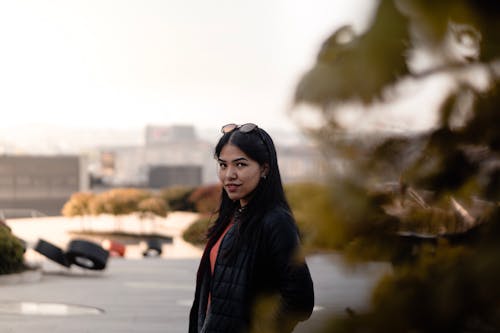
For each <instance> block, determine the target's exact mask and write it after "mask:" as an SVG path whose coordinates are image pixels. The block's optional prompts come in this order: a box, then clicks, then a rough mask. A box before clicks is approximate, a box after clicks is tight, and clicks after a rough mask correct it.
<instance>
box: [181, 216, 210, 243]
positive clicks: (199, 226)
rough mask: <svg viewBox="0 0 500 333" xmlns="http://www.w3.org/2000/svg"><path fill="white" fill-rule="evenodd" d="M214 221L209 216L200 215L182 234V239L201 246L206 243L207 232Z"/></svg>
mask: <svg viewBox="0 0 500 333" xmlns="http://www.w3.org/2000/svg"><path fill="white" fill-rule="evenodd" d="M213 221H215V218H213V217H212V216H210V215H202V216H201V217H200V218H199V219H197V220H196V221H194V222H193V223H192V224H191V225H190V226H189V227H188V228H187V229H186V230H184V232H183V233H182V238H183V239H184V240H185V241H186V242H189V243H191V244H194V245H199V246H203V245H205V243H206V242H207V239H206V236H207V230H208V228H209V226H210V224H211V223H212V222H213Z"/></svg>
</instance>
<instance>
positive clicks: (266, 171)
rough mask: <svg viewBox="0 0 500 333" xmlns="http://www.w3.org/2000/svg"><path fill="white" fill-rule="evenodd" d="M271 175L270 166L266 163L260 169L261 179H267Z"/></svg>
mask: <svg viewBox="0 0 500 333" xmlns="http://www.w3.org/2000/svg"><path fill="white" fill-rule="evenodd" d="M268 174H269V164H268V163H264V164H263V165H261V167H260V178H264V179H265V178H267V175H268Z"/></svg>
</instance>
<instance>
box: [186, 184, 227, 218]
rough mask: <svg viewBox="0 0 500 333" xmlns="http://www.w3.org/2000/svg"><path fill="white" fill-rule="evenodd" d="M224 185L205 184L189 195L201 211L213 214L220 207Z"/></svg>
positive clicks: (198, 210) (197, 209) (190, 199)
mask: <svg viewBox="0 0 500 333" xmlns="http://www.w3.org/2000/svg"><path fill="white" fill-rule="evenodd" d="M221 191H222V185H221V184H213V185H204V186H200V187H198V188H196V189H195V190H194V191H193V192H192V193H191V195H190V196H189V199H188V200H189V201H190V202H192V203H193V204H194V206H195V208H196V211H197V212H199V213H206V214H211V213H215V212H216V211H217V210H218V209H219V205H220V198H221Z"/></svg>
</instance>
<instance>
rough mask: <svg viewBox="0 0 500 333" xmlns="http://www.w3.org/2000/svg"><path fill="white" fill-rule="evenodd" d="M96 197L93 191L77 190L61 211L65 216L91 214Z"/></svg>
mask: <svg viewBox="0 0 500 333" xmlns="http://www.w3.org/2000/svg"><path fill="white" fill-rule="evenodd" d="M94 198H95V195H94V194H93V193H89V192H77V193H73V194H72V195H71V198H70V199H69V200H68V201H67V202H66V203H65V204H64V206H63V208H62V210H61V213H62V215H63V216H67V217H71V216H84V215H90V214H91V202H92V200H93V199H94Z"/></svg>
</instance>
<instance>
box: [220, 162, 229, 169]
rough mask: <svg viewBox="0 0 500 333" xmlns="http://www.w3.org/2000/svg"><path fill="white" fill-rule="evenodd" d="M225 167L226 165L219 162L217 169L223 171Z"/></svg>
mask: <svg viewBox="0 0 500 333" xmlns="http://www.w3.org/2000/svg"><path fill="white" fill-rule="evenodd" d="M226 167H227V164H226V163H224V162H219V168H220V169H222V170H224V169H225V168H226Z"/></svg>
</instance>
